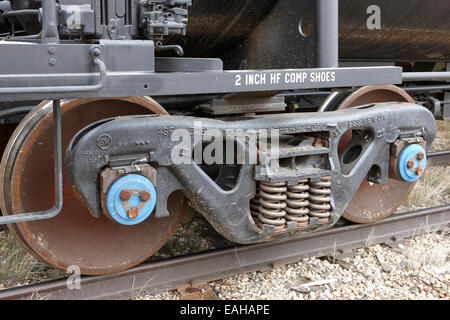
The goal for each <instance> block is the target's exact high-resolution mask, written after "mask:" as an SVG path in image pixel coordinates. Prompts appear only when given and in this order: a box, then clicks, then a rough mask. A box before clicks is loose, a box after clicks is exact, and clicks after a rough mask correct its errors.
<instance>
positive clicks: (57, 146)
mask: <svg viewBox="0 0 450 320" xmlns="http://www.w3.org/2000/svg"><path fill="white" fill-rule="evenodd" d="M53 126H54V131H53V139H54V149H53V150H54V151H53V152H54V167H55V170H54V172H55V205H54V206H53V208H51V209H50V210H47V211H38V212H30V213H21V214H15V215H11V216H0V224H10V223H18V222H25V221H35V220H44V219H51V218H54V217H56V216H57V215H58V214H59V213H60V212H61V210H62V206H63V174H62V170H63V168H62V157H63V156H62V141H61V106H60V101H58V100H56V101H53Z"/></svg>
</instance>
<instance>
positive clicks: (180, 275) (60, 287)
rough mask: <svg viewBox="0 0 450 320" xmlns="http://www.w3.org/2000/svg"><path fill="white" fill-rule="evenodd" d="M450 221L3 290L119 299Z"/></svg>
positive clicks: (338, 232)
mask: <svg viewBox="0 0 450 320" xmlns="http://www.w3.org/2000/svg"><path fill="white" fill-rule="evenodd" d="M428 156H429V159H430V160H431V161H432V162H433V163H434V164H435V165H436V164H446V163H448V162H449V161H450V152H449V151H444V152H435V153H430V154H429V155H428ZM449 226H450V205H446V206H441V207H436V208H430V209H423V210H419V211H415V212H408V213H403V214H397V215H394V216H392V217H391V218H388V219H385V220H382V221H379V222H377V223H372V224H362V225H342V226H340V227H337V228H334V229H331V230H327V231H322V232H320V233H314V234H311V235H308V236H306V237H302V238H300V239H286V240H283V241H278V242H271V243H263V244H257V245H249V246H235V247H231V248H225V249H218V250H213V251H210V252H206V253H201V254H195V255H191V256H185V257H177V258H171V259H168V260H163V261H158V262H152V263H146V264H142V265H140V266H138V267H136V268H133V269H130V270H127V271H123V272H119V273H116V274H113V275H107V276H94V277H81V279H80V289H69V288H68V286H67V280H66V279H63V280H55V281H49V282H45V283H41V284H35V285H29V286H24V287H17V288H11V289H6V290H2V291H0V300H10V299H58V300H63V299H118V298H122V299H124V298H128V299H131V298H134V297H136V296H139V295H141V294H143V293H155V292H161V291H164V290H171V289H176V288H178V287H180V286H181V285H184V284H187V283H190V282H200V281H212V280H217V279H221V278H224V277H227V276H230V275H234V274H236V273H242V272H250V271H256V270H262V269H265V268H268V267H269V268H270V267H272V266H274V265H279V264H287V263H294V262H297V261H300V260H301V259H303V258H305V257H311V256H315V257H323V256H329V255H332V256H334V255H339V254H340V253H343V252H345V251H348V250H351V249H355V248H359V247H363V246H365V245H373V244H377V243H383V242H392V241H398V240H400V239H403V238H405V237H409V236H414V235H418V234H422V233H425V232H430V231H436V230H442V229H445V228H448V227H449Z"/></svg>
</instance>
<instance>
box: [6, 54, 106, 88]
mask: <svg viewBox="0 0 450 320" xmlns="http://www.w3.org/2000/svg"><path fill="white" fill-rule="evenodd" d="M90 54H91V56H92V59H93V62H94V64H95V65H96V66H98V68H99V71H100V81H99V82H98V83H97V84H95V85H83V86H53V87H51V86H50V87H16V88H14V87H13V88H0V94H21V93H27V94H28V93H53V94H55V93H74V92H80V93H81V92H94V91H99V90H100V89H102V88H103V86H104V83H105V80H106V76H107V70H106V64H105V63H104V62H103V60H102V59H101V57H102V48H101V47H100V46H99V45H94V46H92V47H91V48H90ZM66 76H67V77H70V76H73V75H71V74H67V75H66ZM36 77H42V78H44V77H45V78H46V79H48V78H49V76H48V75H47V74H45V75H36Z"/></svg>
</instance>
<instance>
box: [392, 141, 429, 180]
mask: <svg viewBox="0 0 450 320" xmlns="http://www.w3.org/2000/svg"><path fill="white" fill-rule="evenodd" d="M419 155H421V156H422V157H420V156H419ZM421 158H422V159H421ZM426 166H427V155H426V151H425V149H424V148H423V147H422V146H421V145H419V144H411V145H409V146H407V147H406V148H404V149H403V151H402V153H401V154H400V157H399V159H398V172H399V174H400V176H401V177H402V179H403V180H405V181H406V182H414V181H417V180H418V179H419V178H420V177H421V176H422V174H423V172H424V171H425V168H426Z"/></svg>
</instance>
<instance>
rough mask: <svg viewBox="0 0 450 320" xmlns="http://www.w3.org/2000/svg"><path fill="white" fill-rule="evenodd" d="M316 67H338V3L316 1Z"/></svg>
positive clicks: (326, 0) (331, 0)
mask: <svg viewBox="0 0 450 320" xmlns="http://www.w3.org/2000/svg"><path fill="white" fill-rule="evenodd" d="M315 34H316V38H317V39H316V46H317V57H316V61H317V62H316V66H317V67H318V68H336V67H338V66H339V1H336V0H316V32H315Z"/></svg>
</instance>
